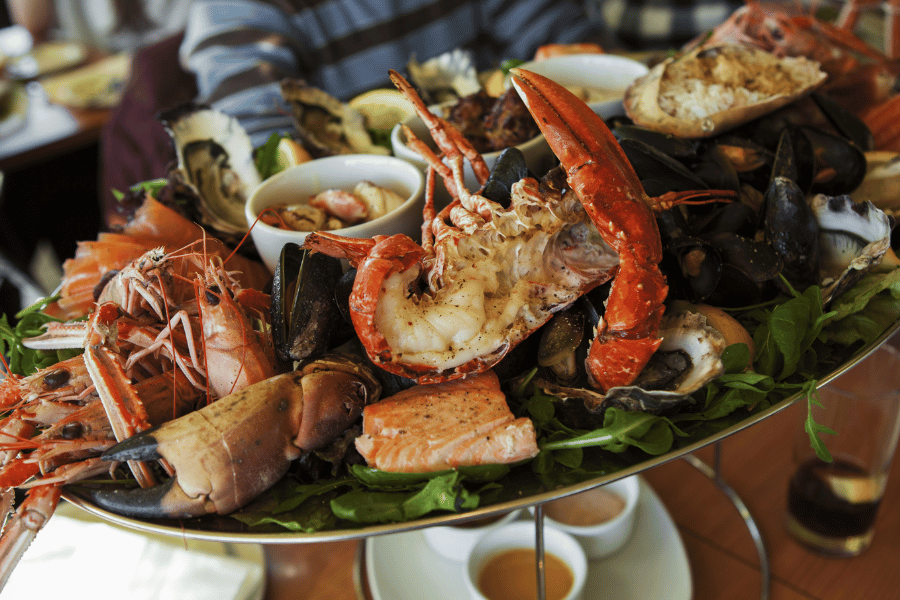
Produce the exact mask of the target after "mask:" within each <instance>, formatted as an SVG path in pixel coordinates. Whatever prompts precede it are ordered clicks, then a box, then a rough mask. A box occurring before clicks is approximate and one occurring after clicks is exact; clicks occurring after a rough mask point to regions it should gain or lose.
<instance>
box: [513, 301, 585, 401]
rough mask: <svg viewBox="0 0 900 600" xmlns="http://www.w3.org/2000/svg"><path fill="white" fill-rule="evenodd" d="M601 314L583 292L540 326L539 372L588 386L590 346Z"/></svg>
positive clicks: (564, 381) (541, 374) (550, 377)
mask: <svg viewBox="0 0 900 600" xmlns="http://www.w3.org/2000/svg"><path fill="white" fill-rule="evenodd" d="M599 320H600V317H599V316H598V314H597V311H596V309H595V308H594V306H593V304H592V302H591V300H590V299H589V298H587V297H586V296H581V297H580V298H578V299H577V300H576V301H575V302H573V303H572V305H571V306H569V307H568V308H566V309H565V310H562V311H560V312H558V313H556V314H555V315H553V317H552V318H551V319H550V320H549V321H548V322H547V323H546V324H545V325H544V326H543V327H542V328H541V329H540V334H539V335H532V336H530V337H531V338H536V339H539V340H540V342H539V344H538V347H537V359H538V366H539V367H540V369H539V374H540V376H541V377H545V378H547V379H549V380H551V381H553V382H555V383H557V384H559V385H569V386H587V385H588V378H587V371H586V369H585V360H587V354H588V349H589V347H590V344H591V338H592V334H593V332H594V331H595V330H596V327H597V323H598V322H599Z"/></svg>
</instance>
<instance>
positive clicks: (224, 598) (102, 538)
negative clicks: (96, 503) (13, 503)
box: [3, 502, 266, 600]
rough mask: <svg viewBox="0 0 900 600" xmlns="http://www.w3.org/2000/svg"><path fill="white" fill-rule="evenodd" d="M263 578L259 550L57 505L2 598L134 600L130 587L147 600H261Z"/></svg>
mask: <svg viewBox="0 0 900 600" xmlns="http://www.w3.org/2000/svg"><path fill="white" fill-rule="evenodd" d="M265 574H266V569H265V557H264V554H263V549H262V546H260V545H259V544H228V543H219V542H209V541H205V540H200V541H198V540H189V539H186V538H185V539H178V538H175V537H170V536H161V535H156V534H142V533H136V532H134V531H132V530H129V529H126V528H124V527H121V526H119V525H113V524H110V523H107V522H104V521H102V520H101V519H99V518H97V517H95V516H94V515H91V514H89V513H87V512H85V511H83V510H80V509H79V508H77V507H75V506H73V505H72V504H70V503H68V502H60V504H59V507H58V508H57V510H56V512H55V513H54V515H53V517H52V518H51V519H50V521H49V522H48V523H47V525H46V526H45V527H44V529H43V530H41V531H40V532H39V533H38V535H37V537H35V540H34V542H33V543H32V545H31V546H30V547H29V548H28V550H27V551H26V552H25V555H24V556H23V557H22V559H21V561H19V564H18V565H17V566H16V569H15V570H14V571H13V573H12V575H11V576H10V578H9V581H8V582H7V584H6V586H5V587H4V588H3V592H4V595H3V597H4V598H26V597H30V596H32V595H34V591H35V590H36V589H39V590H40V593H38V594H37V595H38V596H39V597H41V598H55V597H64V596H71V592H72V589H73V587H72V586H73V585H75V586H76V587H78V586H81V587H85V586H88V587H90V589H91V592H90V597H91V598H92V599H93V600H119V599H121V598H125V597H130V595H129V594H128V592H127V590H128V589H132V588H134V589H140V590H141V598H146V599H148V600H155V599H163V598H187V597H190V598H198V599H199V598H214V599H216V600H262V598H263V593H264V591H265ZM35 586H38V587H37V588H36V587H35ZM85 589H87V587H85Z"/></svg>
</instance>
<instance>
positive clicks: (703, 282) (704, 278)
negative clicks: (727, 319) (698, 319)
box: [656, 210, 722, 302]
mask: <svg viewBox="0 0 900 600" xmlns="http://www.w3.org/2000/svg"><path fill="white" fill-rule="evenodd" d="M656 222H657V225H658V226H659V231H660V236H661V239H662V243H663V261H662V263H661V265H660V266H661V267H662V269H663V272H664V273H665V274H666V279H667V281H668V283H669V288H670V294H671V295H672V296H673V297H676V298H683V299H686V300H690V301H691V302H700V301H702V300H704V299H706V298H707V297H708V296H709V295H710V294H712V293H713V291H715V289H716V287H718V285H719V282H720V280H721V278H722V258H721V256H720V255H719V253H718V251H717V250H716V249H715V248H713V247H712V246H711V245H710V244H709V243H708V242H706V241H704V240H702V239H700V238H698V237H694V236H692V235H689V234H688V233H687V231H686V229H687V225H686V223H685V222H684V218H683V217H682V216H681V213H680V212H679V211H678V210H665V211H662V212H661V213H659V214H658V215H657V216H656Z"/></svg>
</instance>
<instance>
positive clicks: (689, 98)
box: [624, 44, 827, 138]
mask: <svg viewBox="0 0 900 600" xmlns="http://www.w3.org/2000/svg"><path fill="white" fill-rule="evenodd" d="M826 77H827V75H826V74H825V72H824V71H822V70H821V69H820V68H819V63H817V62H815V61H811V60H809V59H806V58H791V57H788V58H777V57H775V56H774V55H772V54H769V53H768V52H765V51H763V50H760V49H758V48H752V47H749V46H739V45H730V44H725V45H720V46H712V47H708V48H696V49H694V50H692V51H690V52H688V53H686V54H683V55H681V56H679V57H676V58H669V59H666V60H665V61H663V62H661V63H659V64H658V65H656V66H655V67H653V68H652V69H651V70H650V72H649V73H647V75H644V76H643V77H640V78H638V79H637V80H635V82H634V83H633V84H632V85H631V87H629V88H628V90H627V91H626V92H625V98H624V105H625V111H626V113H627V114H628V116H629V117H630V118H631V119H632V120H633V121H634V122H635V123H636V124H638V125H642V126H644V127H649V128H651V129H655V130H657V131H661V132H664V133H669V134H672V135H676V136H678V137H684V138H703V137H711V136H713V135H716V134H719V133H722V132H723V131H727V130H729V129H732V128H734V127H737V126H738V125H741V124H743V123H747V122H748V121H751V120H753V119H755V118H757V117H760V116H762V115H765V114H767V113H770V112H772V111H774V110H776V109H778V108H781V107H782V106H786V105H788V104H790V103H791V102H793V101H795V100H796V99H797V98H799V97H801V96H803V95H805V94H808V93H809V92H811V91H813V90H814V89H816V88H817V87H819V86H820V85H822V84H823V83H824V82H825V79H826Z"/></svg>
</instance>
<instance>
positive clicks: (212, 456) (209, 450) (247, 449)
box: [82, 356, 381, 518]
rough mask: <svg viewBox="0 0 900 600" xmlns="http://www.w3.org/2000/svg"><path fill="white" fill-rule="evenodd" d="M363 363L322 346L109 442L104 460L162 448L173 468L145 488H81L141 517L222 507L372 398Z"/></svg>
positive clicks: (338, 428) (243, 499) (373, 386)
mask: <svg viewBox="0 0 900 600" xmlns="http://www.w3.org/2000/svg"><path fill="white" fill-rule="evenodd" d="M380 392H381V388H380V386H379V384H378V383H377V381H376V380H375V378H374V376H373V375H372V374H371V373H369V372H368V370H367V369H365V368H364V367H362V366H361V365H358V364H356V363H353V362H352V361H350V360H348V359H346V358H344V357H337V356H327V357H323V358H322V359H319V360H317V361H314V362H312V363H310V364H308V365H306V366H304V367H303V368H302V369H300V370H297V371H293V372H291V373H285V374H282V375H277V376H275V377H272V378H269V379H266V380H264V381H261V382H259V383H256V384H254V385H251V386H248V387H246V388H244V389H243V390H241V391H239V392H236V393H234V394H231V395H229V396H226V397H224V398H222V399H220V400H218V401H216V402H214V403H212V404H210V405H208V406H205V407H203V408H202V409H200V410H198V411H195V412H193V413H189V414H187V415H185V416H183V417H180V418H179V419H176V420H174V421H170V422H168V423H165V424H163V425H161V426H159V427H155V428H153V429H149V430H146V431H144V432H141V433H139V434H138V435H135V436H134V437H132V438H129V439H128V440H125V441H123V442H120V443H119V444H116V445H115V446H113V447H112V448H110V449H109V450H107V451H106V452H105V453H104V454H103V458H104V459H106V460H111V461H121V460H150V459H156V458H161V459H164V460H165V461H166V463H168V465H169V466H171V467H172V468H173V469H174V470H175V476H174V477H172V478H170V479H169V480H168V481H167V482H166V483H164V484H162V485H159V486H155V487H151V488H144V489H141V488H135V489H116V490H103V489H91V490H86V491H82V493H83V494H85V495H87V496H88V498H89V499H90V500H92V501H93V502H95V503H96V504H97V505H98V506H100V507H101V508H104V509H106V510H109V511H112V512H116V513H119V514H122V515H126V516H131V517H138V518H189V517H195V516H200V515H203V514H208V513H218V514H228V513H230V512H233V511H235V510H237V509H238V508H240V507H242V506H244V505H246V504H247V503H248V502H250V501H251V500H253V499H254V498H256V497H257V496H258V495H259V494H261V493H262V492H264V491H265V490H267V489H268V488H269V487H271V486H272V485H274V484H275V483H276V482H277V481H278V480H279V479H281V478H282V477H283V476H284V474H285V473H286V472H287V470H288V467H289V465H290V463H291V461H292V460H294V459H295V458H298V457H299V456H300V455H301V454H302V453H304V452H306V451H309V450H315V449H318V448H322V447H324V446H326V445H327V444H328V443H329V442H331V441H332V440H334V439H335V438H337V437H338V436H340V434H342V433H343V432H344V431H345V430H346V429H347V427H349V426H350V425H351V424H353V422H354V421H356V420H357V419H358V418H359V417H360V415H361V414H362V409H363V407H364V406H365V405H366V404H367V403H369V402H371V401H375V400H377V398H378V396H379V394H380Z"/></svg>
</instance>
